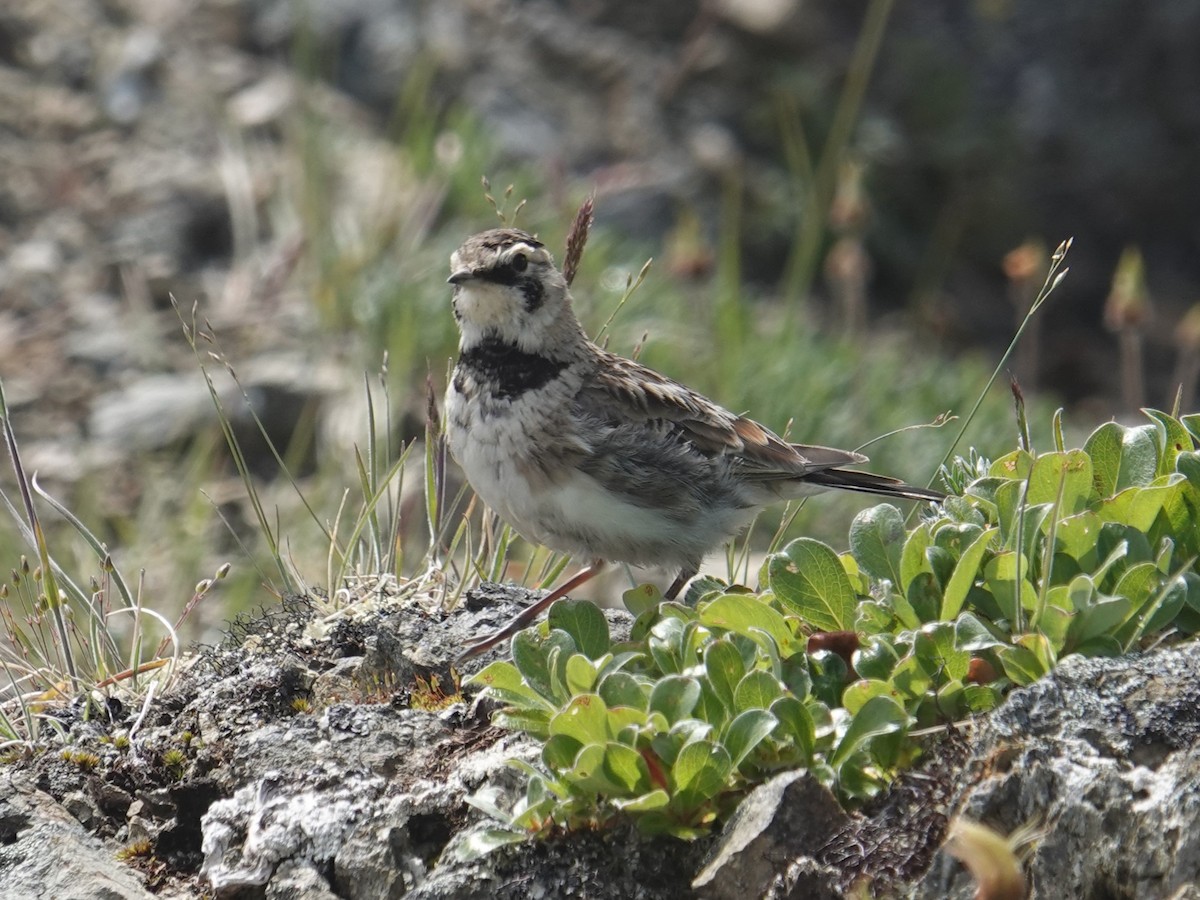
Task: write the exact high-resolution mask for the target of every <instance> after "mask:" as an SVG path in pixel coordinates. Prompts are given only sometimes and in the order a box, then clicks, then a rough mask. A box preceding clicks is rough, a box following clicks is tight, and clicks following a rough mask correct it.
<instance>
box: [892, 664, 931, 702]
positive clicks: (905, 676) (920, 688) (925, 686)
mask: <svg viewBox="0 0 1200 900" xmlns="http://www.w3.org/2000/svg"><path fill="white" fill-rule="evenodd" d="M891 683H892V687H894V688H895V689H896V690H897V691H899V692H900V694H901V695H902V696H905V697H911V698H912V699H914V700H919V699H920V698H921V697H923V696H924V695H925V692H926V691H928V690H929V689H930V687H932V685H933V673H932V672H930V671H929V667H928V666H927V665H926V664H925V661H924V660H923V659H921V658H920V657H919V656H917V655H916V654H914V653H910V654H909V655H907V656H905V657H904V658H903V659H901V660H900V662H899V663H898V664H897V665H896V668H895V670H894V671H893V672H892V677H891Z"/></svg>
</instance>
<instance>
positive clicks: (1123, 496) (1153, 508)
mask: <svg viewBox="0 0 1200 900" xmlns="http://www.w3.org/2000/svg"><path fill="white" fill-rule="evenodd" d="M1182 482H1183V477H1182V476H1180V475H1179V474H1178V473H1175V474H1173V475H1171V476H1169V480H1168V481H1167V483H1166V484H1156V485H1153V486H1146V487H1131V488H1126V489H1125V490H1123V491H1121V492H1120V493H1118V494H1116V495H1115V496H1112V497H1110V498H1108V499H1107V500H1104V501H1103V502H1102V503H1101V504H1100V505H1099V506H1098V507H1097V508H1096V515H1098V516H1099V517H1100V518H1101V519H1102V520H1103V521H1105V522H1118V523H1120V524H1122V525H1128V526H1129V527H1130V528H1133V529H1134V530H1136V531H1141V532H1147V531H1149V530H1150V526H1151V525H1153V524H1154V520H1155V519H1156V518H1157V517H1158V513H1159V510H1161V509H1162V508H1163V504H1164V503H1166V502H1167V501H1168V500H1169V499H1170V498H1171V495H1172V494H1174V493H1176V492H1177V491H1178V490H1180V487H1181V484H1182Z"/></svg>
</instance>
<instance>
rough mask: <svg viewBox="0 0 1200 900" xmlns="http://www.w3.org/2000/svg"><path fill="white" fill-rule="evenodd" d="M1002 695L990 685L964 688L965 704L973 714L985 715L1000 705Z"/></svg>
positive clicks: (973, 685) (974, 685) (975, 685)
mask: <svg viewBox="0 0 1200 900" xmlns="http://www.w3.org/2000/svg"><path fill="white" fill-rule="evenodd" d="M1001 696H1002V695H1001V693H1000V692H999V691H998V690H996V689H995V688H994V687H992V686H991V685H989V684H968V685H964V686H963V704H964V705H965V706H966V708H967V710H968V711H969V712H971V713H985V712H989V711H991V710H993V709H995V708H996V707H997V706H999V705H1000V699H1001Z"/></svg>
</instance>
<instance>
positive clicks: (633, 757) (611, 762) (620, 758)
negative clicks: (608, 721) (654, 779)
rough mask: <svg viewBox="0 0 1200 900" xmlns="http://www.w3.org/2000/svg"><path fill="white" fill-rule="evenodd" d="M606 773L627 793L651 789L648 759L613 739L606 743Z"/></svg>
mask: <svg viewBox="0 0 1200 900" xmlns="http://www.w3.org/2000/svg"><path fill="white" fill-rule="evenodd" d="M604 775H605V777H606V778H607V779H608V780H609V781H612V782H613V783H614V784H617V785H619V786H620V788H621V790H622V791H623V792H624V793H626V794H635V795H642V794H645V793H646V792H647V791H649V790H650V770H649V769H648V768H647V767H646V760H644V759H643V758H642V754H640V753H638V752H637V751H636V750H634V749H633V748H632V747H626V746H625V745H624V744H618V743H615V742H612V741H610V742H609V743H607V744H605V746H604Z"/></svg>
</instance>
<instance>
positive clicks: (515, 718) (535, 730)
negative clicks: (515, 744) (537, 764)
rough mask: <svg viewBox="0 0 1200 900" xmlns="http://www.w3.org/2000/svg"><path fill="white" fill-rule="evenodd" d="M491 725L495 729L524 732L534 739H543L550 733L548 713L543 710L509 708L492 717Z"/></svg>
mask: <svg viewBox="0 0 1200 900" xmlns="http://www.w3.org/2000/svg"><path fill="white" fill-rule="evenodd" d="M492 723H493V724H494V725H495V726H496V727H497V728H504V729H507V730H508V731H524V732H525V733H526V734H529V735H532V736H533V737H536V738H544V737H545V736H546V735H548V734H549V733H550V731H549V729H550V713H549V711H547V710H543V709H538V710H533V709H520V708H518V707H514V706H510V707H507V708H505V709H502V710H500V711H499V712H498V713H496V714H495V715H494V716H492Z"/></svg>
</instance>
